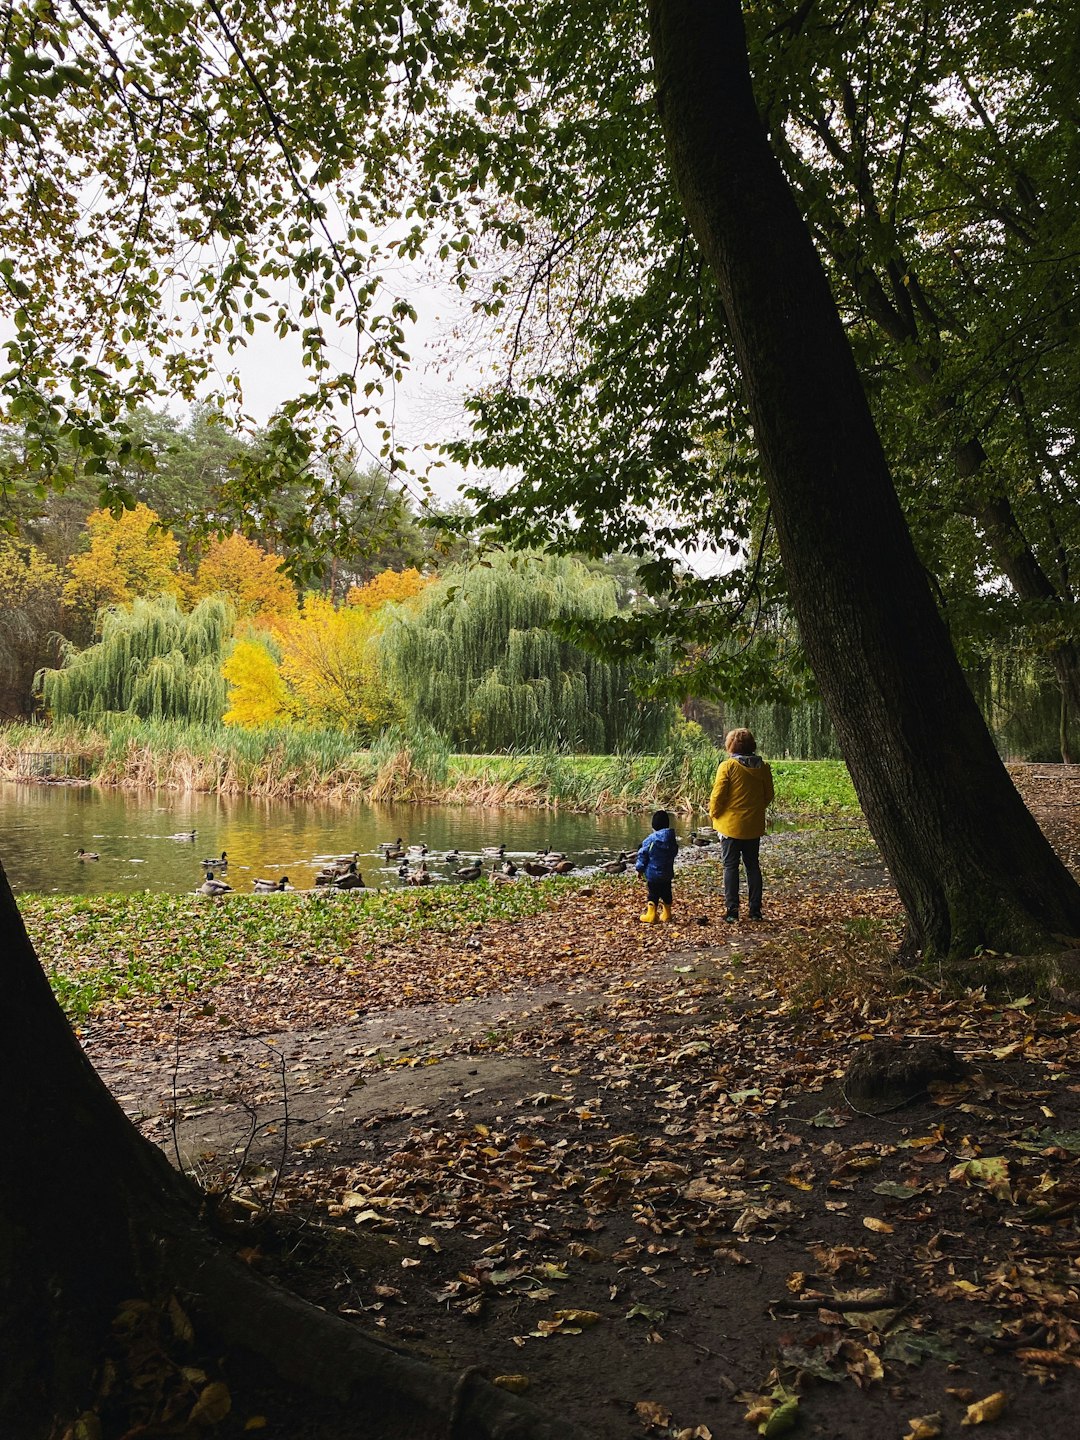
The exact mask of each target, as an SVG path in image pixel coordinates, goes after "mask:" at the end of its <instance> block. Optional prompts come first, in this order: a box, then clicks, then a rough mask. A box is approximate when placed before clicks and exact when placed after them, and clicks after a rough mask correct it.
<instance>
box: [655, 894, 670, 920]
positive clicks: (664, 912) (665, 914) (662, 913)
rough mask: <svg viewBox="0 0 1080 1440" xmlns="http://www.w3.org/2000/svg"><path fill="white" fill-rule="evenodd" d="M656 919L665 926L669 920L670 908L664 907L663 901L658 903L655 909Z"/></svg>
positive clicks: (668, 906)
mask: <svg viewBox="0 0 1080 1440" xmlns="http://www.w3.org/2000/svg"><path fill="white" fill-rule="evenodd" d="M656 918H657V919H658V920H660V921H662V922H663V923H664V924H665V925H666V924H667V922H668V921H669V920H670V919H671V906H670V905H665V904H664V902H663V900H661V901H660V904H659V905H658V906H657V908H656Z"/></svg>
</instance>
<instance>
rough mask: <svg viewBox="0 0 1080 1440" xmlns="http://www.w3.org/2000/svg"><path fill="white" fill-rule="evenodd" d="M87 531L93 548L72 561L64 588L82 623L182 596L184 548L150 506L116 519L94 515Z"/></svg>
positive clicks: (106, 514) (99, 512)
mask: <svg viewBox="0 0 1080 1440" xmlns="http://www.w3.org/2000/svg"><path fill="white" fill-rule="evenodd" d="M86 529H87V534H88V536H89V542H90V543H89V545H88V547H87V549H86V550H84V551H83V552H82V553H81V554H79V555H74V556H72V558H71V560H70V562H69V563H68V567H67V570H68V580H67V583H66V585H65V586H64V603H65V604H66V605H68V606H70V608H71V609H72V610H74V611H76V612H77V613H78V614H79V615H81V616H82V617H83V618H85V619H88V620H93V618H94V616H95V615H96V614H97V613H98V611H99V610H101V609H103V608H104V607H105V606H108V605H124V604H128V603H130V602H131V601H132V600H136V599H152V598H153V597H154V596H157V595H179V594H180V592H181V589H182V588H183V582H182V579H181V576H180V571H179V555H180V548H179V546H178V545H177V543H176V539H175V537H174V536H173V534H172V532H171V531H169V530H166V529H163V528H162V526H161V524H160V522H159V520H158V516H157V515H156V513H155V512H154V511H153V510H151V509H150V508H149V507H148V506H146V505H143V504H142V503H140V504H138V505H136V506H135V507H134V509H132V510H123V511H121V512H120V514H119V515H116V516H114V515H112V514H110V512H109V511H108V510H94V511H93V512H92V513H91V514H90V515H89V516H88V517H87V521H86Z"/></svg>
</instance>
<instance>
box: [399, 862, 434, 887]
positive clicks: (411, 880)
mask: <svg viewBox="0 0 1080 1440" xmlns="http://www.w3.org/2000/svg"><path fill="white" fill-rule="evenodd" d="M402 879H403V880H404V881H405V884H406V885H430V884H431V874H430V872H429V870H428V868H427V861H426V860H421V862H420V869H419V870H406V873H405V874H404V875H403V876H402Z"/></svg>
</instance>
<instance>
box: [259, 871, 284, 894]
mask: <svg viewBox="0 0 1080 1440" xmlns="http://www.w3.org/2000/svg"><path fill="white" fill-rule="evenodd" d="M251 888H252V889H253V890H254V891H255V894H256V895H272V894H274V892H275V891H280V890H288V889H290V888H291V887H290V885H289V877H288V876H287V875H283V876H282V877H281V879H280V880H253V881H252V882H251Z"/></svg>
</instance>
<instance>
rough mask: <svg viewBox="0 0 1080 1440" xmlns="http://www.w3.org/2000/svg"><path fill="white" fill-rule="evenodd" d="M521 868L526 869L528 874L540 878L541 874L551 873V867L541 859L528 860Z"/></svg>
mask: <svg viewBox="0 0 1080 1440" xmlns="http://www.w3.org/2000/svg"><path fill="white" fill-rule="evenodd" d="M521 868H522V869H523V870H524V871H525V874H526V875H535V876H537V877H538V878H539V876H541V875H550V874H551V870H550V869H549V867H548V866H547V865H545V864H544V863H543V861H541V860H526V861H525V864H524V865H523V866H522V867H521Z"/></svg>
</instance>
